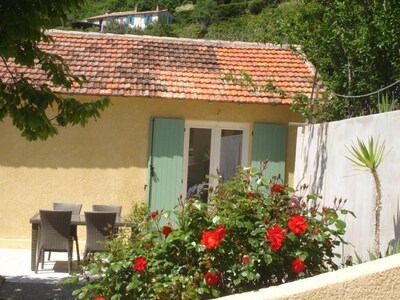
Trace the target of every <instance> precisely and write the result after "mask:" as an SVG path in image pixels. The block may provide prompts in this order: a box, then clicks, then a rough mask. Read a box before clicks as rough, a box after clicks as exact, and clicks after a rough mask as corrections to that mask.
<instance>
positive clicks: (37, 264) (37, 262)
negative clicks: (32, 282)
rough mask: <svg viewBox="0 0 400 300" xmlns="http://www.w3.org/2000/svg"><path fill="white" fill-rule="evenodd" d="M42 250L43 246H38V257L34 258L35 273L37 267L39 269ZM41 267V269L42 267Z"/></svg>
mask: <svg viewBox="0 0 400 300" xmlns="http://www.w3.org/2000/svg"><path fill="white" fill-rule="evenodd" d="M42 251H43V248H40V249H39V253H38V257H37V258H36V268H35V274H37V272H38V269H39V263H40V259H41V257H42ZM42 269H43V267H42Z"/></svg>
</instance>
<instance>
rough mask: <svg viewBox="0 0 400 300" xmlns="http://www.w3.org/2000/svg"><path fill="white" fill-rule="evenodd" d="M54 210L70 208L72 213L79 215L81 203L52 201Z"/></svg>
mask: <svg viewBox="0 0 400 300" xmlns="http://www.w3.org/2000/svg"><path fill="white" fill-rule="evenodd" d="M53 209H54V210H70V211H72V214H73V215H79V214H80V213H81V209H82V204H77V203H59V202H54V203H53Z"/></svg>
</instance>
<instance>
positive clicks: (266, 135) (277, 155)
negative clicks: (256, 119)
mask: <svg viewBox="0 0 400 300" xmlns="http://www.w3.org/2000/svg"><path fill="white" fill-rule="evenodd" d="M286 138H287V126H286V125H277V124H254V126H253V150H252V157H251V166H252V167H255V168H257V169H260V168H261V162H262V161H264V160H266V159H269V163H268V167H267V169H266V170H265V171H264V177H265V178H269V179H270V178H272V177H273V176H280V177H281V178H282V180H283V182H285V160H286Z"/></svg>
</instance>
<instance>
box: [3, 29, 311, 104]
mask: <svg viewBox="0 0 400 300" xmlns="http://www.w3.org/2000/svg"><path fill="white" fill-rule="evenodd" d="M49 35H51V36H52V37H53V39H54V43H51V44H42V45H41V47H42V49H43V50H45V51H49V52H51V53H54V54H58V55H61V56H62V57H63V58H64V60H65V61H66V62H67V63H68V65H69V66H70V69H71V71H72V73H73V74H75V75H85V76H86V78H87V80H88V82H87V83H84V84H83V86H82V87H79V86H75V85H74V86H73V87H72V88H71V89H69V90H68V91H67V90H65V89H61V88H56V89H54V90H55V91H59V92H63V93H70V94H90V95H108V96H117V95H118V96H126V97H132V96H142V97H143V96H144V97H160V98H176V99H191V100H207V101H222V102H244V103H284V104H287V103H290V102H291V98H286V99H281V98H280V97H279V95H277V94H276V93H272V92H259V91H256V92H255V91H252V89H251V88H250V87H246V86H243V85H240V84H237V83H233V82H231V81H227V80H225V79H224V76H226V75H227V74H231V75H233V76H236V77H238V78H239V77H240V73H241V72H243V71H244V72H246V73H247V74H249V75H250V76H251V78H252V80H253V82H254V83H255V84H256V85H257V86H263V85H265V84H266V83H268V82H272V83H273V84H274V85H275V86H276V87H278V88H280V89H282V90H284V91H285V92H286V93H288V94H289V95H294V94H296V93H298V92H302V93H306V94H310V93H311V90H312V84H313V74H314V73H313V72H314V70H313V69H311V68H310V64H309V63H306V62H304V61H303V60H302V58H301V57H299V55H297V54H296V53H294V52H293V51H292V50H291V49H289V48H288V47H284V46H282V47H281V46H276V45H266V44H255V43H242V42H222V41H205V40H188V39H178V38H160V37H144V36H132V35H114V34H95V33H77V32H65V31H51V32H50V33H49ZM12 67H14V66H12ZM4 71H5V66H4V65H3V64H0V73H1V74H4V73H5V72H4ZM19 72H21V73H25V74H27V76H28V77H30V78H31V79H32V80H35V81H38V82H41V83H42V82H46V81H47V80H46V76H44V74H43V72H42V71H40V69H39V68H36V69H28V68H26V67H20V68H19Z"/></svg>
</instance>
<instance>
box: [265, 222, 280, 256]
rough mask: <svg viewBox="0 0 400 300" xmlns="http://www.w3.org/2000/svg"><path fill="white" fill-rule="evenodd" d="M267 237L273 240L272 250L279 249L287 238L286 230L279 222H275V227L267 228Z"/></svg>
mask: <svg viewBox="0 0 400 300" xmlns="http://www.w3.org/2000/svg"><path fill="white" fill-rule="evenodd" d="M265 238H266V239H267V240H268V241H270V242H271V250H272V251H276V250H279V249H280V248H281V246H282V242H283V240H284V238H285V231H284V230H282V228H280V227H279V225H278V224H275V225H274V227H272V228H270V229H268V230H267V233H266V235H265Z"/></svg>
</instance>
